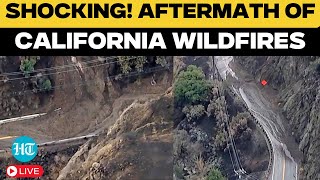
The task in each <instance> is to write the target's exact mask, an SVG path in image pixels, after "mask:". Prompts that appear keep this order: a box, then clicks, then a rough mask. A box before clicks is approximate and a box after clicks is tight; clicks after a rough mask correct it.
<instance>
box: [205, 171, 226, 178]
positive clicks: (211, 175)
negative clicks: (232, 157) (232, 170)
mask: <svg viewBox="0 0 320 180" xmlns="http://www.w3.org/2000/svg"><path fill="white" fill-rule="evenodd" d="M207 180H227V179H226V178H225V177H224V176H223V175H222V173H221V172H220V171H219V170H217V169H213V170H211V171H210V172H209V175H208V177H207Z"/></svg>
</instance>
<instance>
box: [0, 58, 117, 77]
mask: <svg viewBox="0 0 320 180" xmlns="http://www.w3.org/2000/svg"><path fill="white" fill-rule="evenodd" d="M111 57H112V58H104V59H99V58H98V59H92V60H90V61H85V62H82V64H90V63H95V62H101V60H109V59H111V60H112V59H117V56H111ZM117 62H119V61H117ZM111 63H113V62H110V64H111ZM74 66H75V64H67V65H63V66H55V67H49V68H41V69H36V70H34V71H32V72H31V73H37V72H43V71H51V70H59V69H64V68H69V67H72V68H73V67H74ZM11 75H24V73H23V72H21V71H16V72H7V73H2V74H0V76H11Z"/></svg>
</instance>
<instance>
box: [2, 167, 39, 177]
mask: <svg viewBox="0 0 320 180" xmlns="http://www.w3.org/2000/svg"><path fill="white" fill-rule="evenodd" d="M6 174H7V176H8V177H10V178H39V177H41V176H42V175H43V168H42V166H40V165H11V166H8V167H7V171H6Z"/></svg>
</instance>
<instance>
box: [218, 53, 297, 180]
mask: <svg viewBox="0 0 320 180" xmlns="http://www.w3.org/2000/svg"><path fill="white" fill-rule="evenodd" d="M232 60H233V57H232V56H217V57H215V61H216V63H215V64H216V66H217V69H218V71H219V74H220V75H221V77H222V78H223V79H226V77H227V75H231V76H233V77H234V78H235V79H237V80H239V77H237V76H236V73H234V72H233V70H232V69H231V68H230V67H229V65H228V64H229V62H230V61H232ZM241 83H242V84H241V86H240V87H237V88H235V87H233V90H234V91H235V93H236V94H237V95H239V96H240V97H241V98H242V99H243V100H244V101H245V103H246V105H247V107H248V108H249V110H250V111H251V113H252V114H253V116H254V117H255V118H256V120H257V121H258V122H259V123H260V124H261V125H262V128H263V129H264V131H265V132H266V134H267V136H268V138H269V139H270V141H271V146H272V149H273V162H272V167H271V172H270V173H269V176H268V179H269V180H296V179H298V177H297V176H298V175H297V169H298V165H297V163H296V162H295V160H294V159H293V158H292V156H291V154H290V152H289V151H288V149H287V147H286V145H285V143H284V142H285V141H284V140H283V139H282V138H283V136H282V135H283V134H284V132H285V129H284V126H283V124H282V121H281V117H280V115H279V114H277V113H276V112H274V111H273V110H272V108H271V107H270V102H269V101H268V100H267V99H265V98H264V97H263V96H262V95H261V93H260V91H259V90H258V88H257V87H256V86H254V85H252V84H250V83H246V82H241Z"/></svg>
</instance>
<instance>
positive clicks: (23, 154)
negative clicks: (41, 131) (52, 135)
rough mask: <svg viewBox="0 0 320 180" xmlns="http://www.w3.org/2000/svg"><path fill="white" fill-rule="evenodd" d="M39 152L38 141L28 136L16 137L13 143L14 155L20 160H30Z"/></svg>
mask: <svg viewBox="0 0 320 180" xmlns="http://www.w3.org/2000/svg"><path fill="white" fill-rule="evenodd" d="M37 153H38V146H37V143H36V142H35V141H34V140H33V139H32V138H30V137H28V136H21V137H18V138H17V139H15V141H14V143H13V144H12V155H13V157H14V158H15V159H16V160H18V161H20V162H29V161H31V160H32V159H34V158H35V157H36V155H37Z"/></svg>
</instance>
